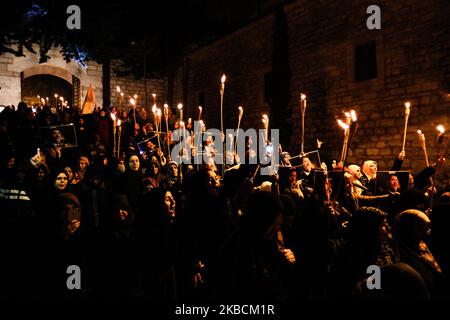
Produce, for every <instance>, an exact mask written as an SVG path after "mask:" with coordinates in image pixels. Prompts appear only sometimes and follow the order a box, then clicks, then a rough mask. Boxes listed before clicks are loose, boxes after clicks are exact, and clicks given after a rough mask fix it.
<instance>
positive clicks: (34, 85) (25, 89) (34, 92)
mask: <svg viewBox="0 0 450 320" xmlns="http://www.w3.org/2000/svg"><path fill="white" fill-rule="evenodd" d="M55 94H57V95H58V98H55V97H54V96H55ZM72 95H73V88H72V84H71V83H69V82H67V81H66V80H65V79H62V78H59V77H56V76H53V75H50V74H39V75H34V76H31V77H28V78H26V79H23V80H22V101H24V102H26V103H27V104H28V105H30V104H31V105H35V104H39V103H40V101H39V98H38V96H39V97H41V98H44V99H45V98H48V103H47V104H48V105H51V106H56V103H58V105H61V100H60V97H63V100H65V101H67V102H68V105H69V106H72V105H73V104H72Z"/></svg>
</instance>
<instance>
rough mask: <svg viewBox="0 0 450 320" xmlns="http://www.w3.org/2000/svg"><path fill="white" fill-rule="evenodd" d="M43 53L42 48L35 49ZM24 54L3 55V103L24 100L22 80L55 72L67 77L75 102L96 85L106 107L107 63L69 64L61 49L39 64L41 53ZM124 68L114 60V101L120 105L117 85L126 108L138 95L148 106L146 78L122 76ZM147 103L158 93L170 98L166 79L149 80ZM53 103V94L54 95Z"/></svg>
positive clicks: (161, 99) (0, 60) (0, 99)
mask: <svg viewBox="0 0 450 320" xmlns="http://www.w3.org/2000/svg"><path fill="white" fill-rule="evenodd" d="M35 49H36V50H35V51H36V52H39V48H38V47H36V48H35ZM24 54H25V56H24V57H16V56H14V55H11V54H3V55H0V87H1V89H0V105H17V103H18V102H20V101H21V100H22V99H23V92H22V90H21V89H22V82H23V81H24V80H25V79H27V78H29V77H33V76H37V75H51V76H54V77H57V78H59V79H63V80H64V81H65V82H67V83H68V84H69V85H70V86H71V87H72V91H73V94H74V98H73V103H74V104H75V105H77V104H78V106H79V105H82V103H83V101H84V98H85V96H86V92H87V89H88V87H89V86H90V85H92V87H93V89H94V96H95V102H96V104H97V105H98V106H100V107H102V106H103V92H104V90H103V84H104V81H103V66H102V65H101V64H98V63H96V62H93V61H87V62H85V65H84V66H83V65H82V64H79V63H77V62H75V61H71V62H69V63H67V62H66V61H65V60H64V58H63V55H62V54H61V52H60V50H59V49H58V48H52V49H50V50H49V51H48V53H47V55H48V56H49V59H48V61H47V62H46V63H39V55H38V54H34V53H31V52H28V51H25V53H24ZM119 69H120V64H119V62H117V61H114V62H113V63H112V64H111V73H110V92H111V100H110V102H111V104H112V105H117V102H118V99H117V95H116V92H117V91H116V87H117V86H120V88H121V90H122V91H123V92H124V96H125V99H124V107H128V104H127V100H128V99H127V98H128V96H134V95H135V94H137V95H138V96H139V98H138V107H143V106H145V100H143V99H144V97H145V89H144V88H145V85H144V83H145V82H144V80H142V79H139V80H136V79H134V78H133V77H132V76H127V77H119V76H118V75H117V74H116V72H115V71H116V70H119ZM146 83H147V106H150V107H151V105H152V104H153V97H152V93H155V94H156V95H157V103H159V104H161V103H163V102H165V101H166V97H167V84H166V80H165V79H164V78H162V79H153V78H152V79H147V81H146ZM50 99H51V100H50V103H51V102H52V99H53V98H52V97H50Z"/></svg>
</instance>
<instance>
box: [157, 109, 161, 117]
mask: <svg viewBox="0 0 450 320" xmlns="http://www.w3.org/2000/svg"><path fill="white" fill-rule="evenodd" d="M156 115H157V116H158V117H161V109H159V108H158V109H157V110H156Z"/></svg>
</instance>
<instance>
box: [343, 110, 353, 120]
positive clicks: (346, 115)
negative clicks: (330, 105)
mask: <svg viewBox="0 0 450 320" xmlns="http://www.w3.org/2000/svg"><path fill="white" fill-rule="evenodd" d="M344 114H345V117H346V118H347V119H349V118H351V117H352V116H351V115H350V113H349V112H344Z"/></svg>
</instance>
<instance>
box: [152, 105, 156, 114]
mask: <svg viewBox="0 0 450 320" xmlns="http://www.w3.org/2000/svg"><path fill="white" fill-rule="evenodd" d="M152 112H153V113H155V112H156V104H154V105H153V107H152Z"/></svg>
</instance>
